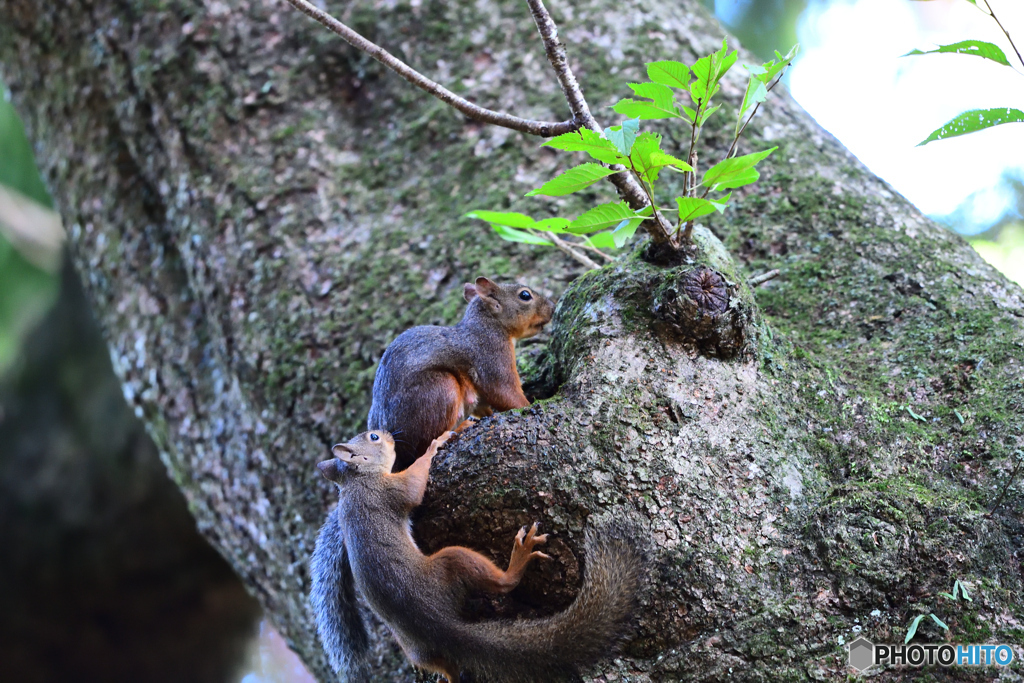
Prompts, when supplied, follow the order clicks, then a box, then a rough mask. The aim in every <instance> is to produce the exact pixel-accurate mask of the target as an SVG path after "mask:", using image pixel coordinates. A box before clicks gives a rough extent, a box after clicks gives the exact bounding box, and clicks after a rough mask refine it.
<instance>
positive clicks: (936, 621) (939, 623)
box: [928, 614, 949, 631]
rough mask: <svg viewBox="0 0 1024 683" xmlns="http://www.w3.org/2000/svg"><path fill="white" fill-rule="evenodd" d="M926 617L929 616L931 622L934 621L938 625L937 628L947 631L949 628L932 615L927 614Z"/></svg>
mask: <svg viewBox="0 0 1024 683" xmlns="http://www.w3.org/2000/svg"><path fill="white" fill-rule="evenodd" d="M928 616H930V617H931V618H932V621H934V622H935V623H936V624H938V625H939V626H941V627H942V628H944V629H945V630H947V631H948V630H949V627H948V626H946V624H945V623H944V622H943V621H942V619H939V618H938V617H937V616H935V615H934V614H929V615H928Z"/></svg>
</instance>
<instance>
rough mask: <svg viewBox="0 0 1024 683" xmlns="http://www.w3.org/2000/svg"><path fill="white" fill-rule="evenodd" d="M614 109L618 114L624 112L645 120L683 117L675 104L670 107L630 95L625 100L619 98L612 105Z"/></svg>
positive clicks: (631, 116) (626, 114)
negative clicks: (632, 97) (631, 97)
mask: <svg viewBox="0 0 1024 683" xmlns="http://www.w3.org/2000/svg"><path fill="white" fill-rule="evenodd" d="M612 111H614V112H615V113H616V114H622V115H623V116H628V117H630V118H633V119H642V120H644V121H650V120H652V119H678V118H682V117H681V116H679V110H678V109H676V108H675V106H671V107H669V108H663V107H659V106H658V105H656V104H655V103H653V102H644V101H643V100H631V99H629V98H628V97H627V98H626V99H623V100H619V101H618V102H616V103H615V104H614V105H612Z"/></svg>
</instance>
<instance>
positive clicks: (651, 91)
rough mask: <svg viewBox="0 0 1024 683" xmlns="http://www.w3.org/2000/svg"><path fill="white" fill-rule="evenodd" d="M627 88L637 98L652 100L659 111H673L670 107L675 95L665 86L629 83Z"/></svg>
mask: <svg viewBox="0 0 1024 683" xmlns="http://www.w3.org/2000/svg"><path fill="white" fill-rule="evenodd" d="M629 87H630V89H631V90H632V91H633V94H634V95H636V96H637V97H644V98H646V99H648V100H654V104H655V106H657V107H658V108H659V109H675V107H673V106H672V102H673V100H674V99H675V95H673V94H672V88H670V87H668V86H667V85H662V84H660V83H630V84H629Z"/></svg>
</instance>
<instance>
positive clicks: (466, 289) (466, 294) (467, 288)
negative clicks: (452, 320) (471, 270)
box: [462, 282, 476, 302]
mask: <svg viewBox="0 0 1024 683" xmlns="http://www.w3.org/2000/svg"><path fill="white" fill-rule="evenodd" d="M475 296H476V285H471V284H469V283H468V282H467V283H466V284H464V285H462V298H463V299H465V300H466V301H467V302H469V301H472V300H473V297H475Z"/></svg>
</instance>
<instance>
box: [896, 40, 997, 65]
mask: <svg viewBox="0 0 1024 683" xmlns="http://www.w3.org/2000/svg"><path fill="white" fill-rule="evenodd" d="M939 53H952V54H957V55H975V56H976V57H983V58H985V59H990V60H992V61H993V62H997V63H999V64H1002V65H1003V66H1010V61H1009V60H1008V59H1007V58H1006V55H1005V54H1004V53H1003V51H1002V50H1001V49H1000V48H999V46H998V45H993V44H992V43H986V42H985V41H984V40H961V41H960V42H958V43H950V44H949V45H939V47H938V48H936V49H934V50H925V51H924V52H922V51H921V50H911V51H910V52H908V53H907V54H905V55H902V56H903V57H910V56H911V55H932V54H939Z"/></svg>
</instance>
